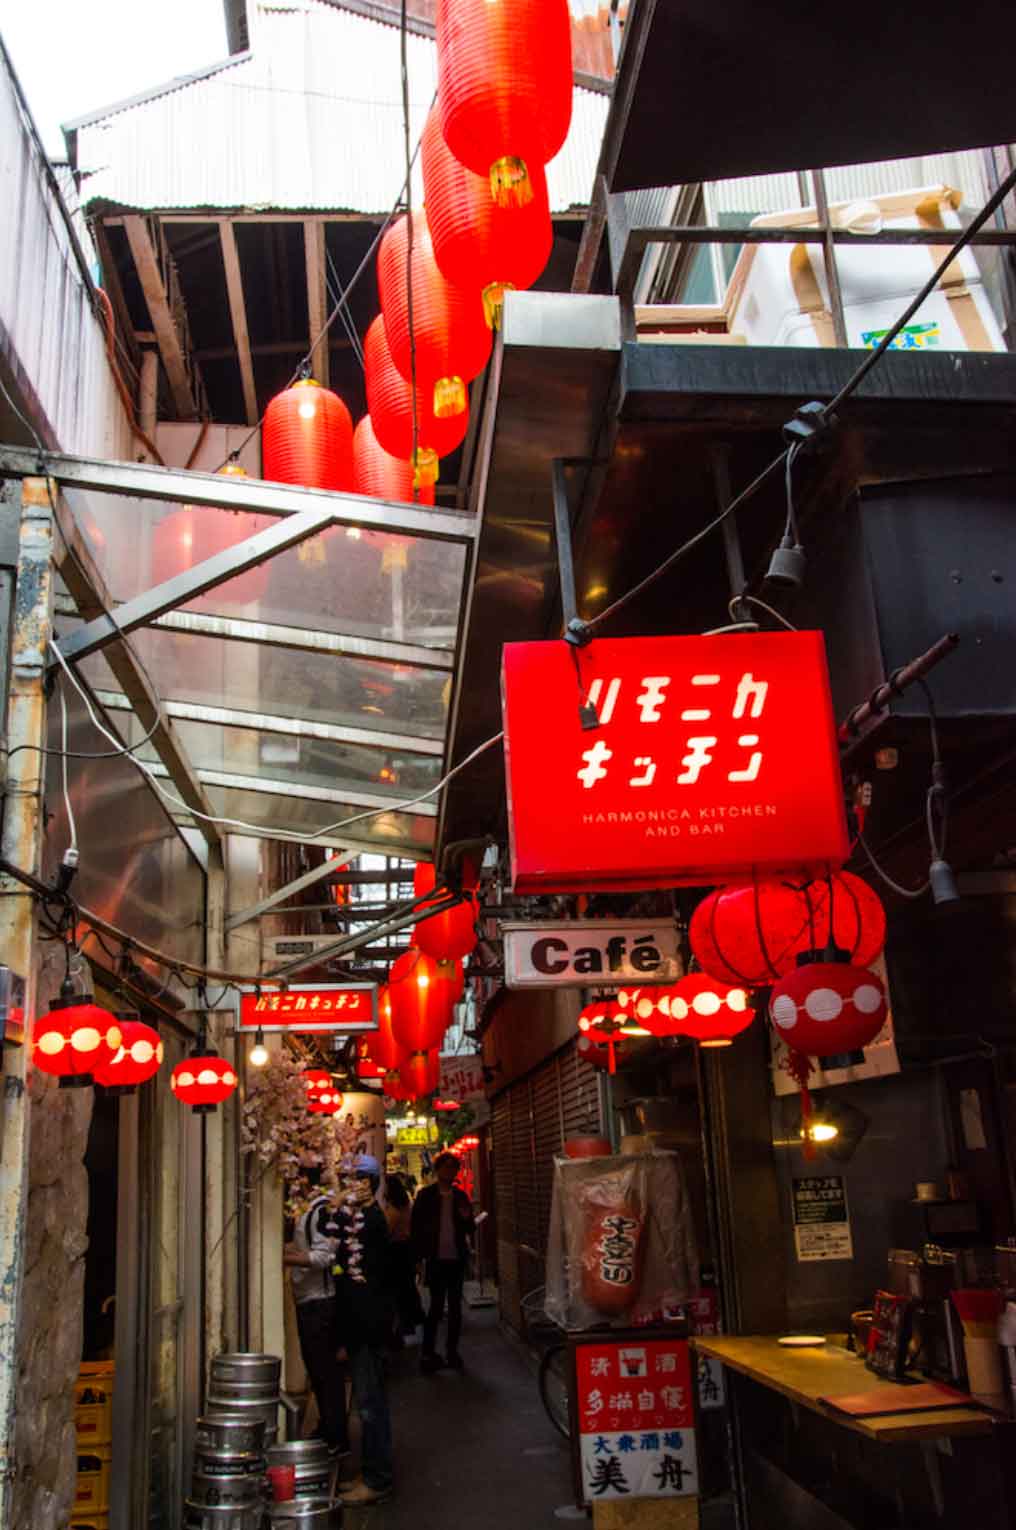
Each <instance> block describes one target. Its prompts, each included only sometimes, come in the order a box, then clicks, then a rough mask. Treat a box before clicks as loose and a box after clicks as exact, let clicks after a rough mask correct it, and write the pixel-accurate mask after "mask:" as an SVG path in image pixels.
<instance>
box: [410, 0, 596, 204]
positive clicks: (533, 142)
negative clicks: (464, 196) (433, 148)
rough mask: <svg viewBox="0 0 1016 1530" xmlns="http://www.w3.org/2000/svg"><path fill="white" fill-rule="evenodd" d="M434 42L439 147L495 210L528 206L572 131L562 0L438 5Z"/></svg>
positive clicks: (446, 0)
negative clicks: (537, 175) (537, 173)
mask: <svg viewBox="0 0 1016 1530" xmlns="http://www.w3.org/2000/svg"><path fill="white" fill-rule="evenodd" d="M435 33H436V38H437V80H438V107H439V109H440V112H441V130H442V132H443V134H444V139H445V142H446V143H447V145H448V147H449V149H450V150H451V152H452V153H453V154H454V155H455V158H456V159H458V160H461V162H462V164H464V165H468V166H469V168H470V169H471V170H473V171H475V173H476V174H477V175H482V176H485V177H486V178H487V181H488V184H489V188H490V190H489V195H490V196H491V197H492V198H493V199H494V201H495V202H497V203H499V204H500V205H502V206H505V207H511V206H520V205H522V204H524V203H526V202H528V200H529V198H530V196H531V194H532V193H531V189H530V184H529V183H530V179H531V176H532V172H533V169H534V167H535V166H537V165H545V164H547V163H548V161H550V160H552V159H553V158H554V155H555V154H556V153H557V152H558V150H559V149H560V148H561V147H562V145H563V144H564V141H565V139H566V138H567V136H568V127H569V124H570V122H571V113H572V50H571V16H570V14H569V10H568V0H497V3H496V4H494V5H491V4H478V3H477V0H438V5H437V15H436V17H435Z"/></svg>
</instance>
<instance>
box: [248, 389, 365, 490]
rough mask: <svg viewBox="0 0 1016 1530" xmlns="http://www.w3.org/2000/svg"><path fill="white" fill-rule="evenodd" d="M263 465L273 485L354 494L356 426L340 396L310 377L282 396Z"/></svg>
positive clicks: (268, 421)
mask: <svg viewBox="0 0 1016 1530" xmlns="http://www.w3.org/2000/svg"><path fill="white" fill-rule="evenodd" d="M261 464H262V473H263V475H264V477H265V478H267V479H269V481H270V482H272V483H292V484H300V485H301V486H302V487H303V488H305V489H330V490H332V491H333V492H339V493H343V492H345V493H349V492H351V491H352V488H353V422H352V419H351V418H350V415H349V410H348V409H347V408H346V406H345V404H344V403H343V402H342V400H341V398H339V395H338V394H337V393H333V392H332V391H331V389H330V388H322V387H321V386H320V384H319V383H316V382H314V380H313V379H312V378H309V377H308V378H306V379H304V380H302V381H300V382H297V383H294V384H293V386H292V387H291V388H286V389H285V390H284V392H282V393H278V394H276V396H275V398H273V399H272V401H271V403H270V404H269V405H268V408H267V410H266V411H265V422H264V426H263V427H262V431H261Z"/></svg>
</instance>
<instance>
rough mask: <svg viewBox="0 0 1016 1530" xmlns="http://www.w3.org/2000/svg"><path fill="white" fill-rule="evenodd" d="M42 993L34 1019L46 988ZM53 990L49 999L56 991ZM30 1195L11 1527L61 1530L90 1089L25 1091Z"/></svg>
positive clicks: (69, 1483) (70, 1474)
mask: <svg viewBox="0 0 1016 1530" xmlns="http://www.w3.org/2000/svg"><path fill="white" fill-rule="evenodd" d="M44 984H45V978H44V979H43V983H41V984H40V988H41V989H42V992H41V993H40V997H39V1004H40V1010H41V1008H42V1007H43V994H44V993H46V991H47V988H46V986H43V985H44ZM54 991H55V990H54ZM29 1099H30V1101H31V1122H30V1127H29V1196H28V1211H27V1219H26V1224H25V1260H24V1285H23V1287H22V1299H21V1321H20V1325H19V1330H18V1353H17V1367H18V1382H17V1388H18V1390H17V1415H16V1419H15V1437H14V1460H15V1485H14V1507H13V1516H12V1523H13V1524H15V1525H24V1526H25V1527H26V1530H27V1527H28V1526H31V1530H64V1527H65V1526H66V1525H67V1523H68V1521H69V1518H70V1512H71V1506H72V1504H73V1502H74V1479H75V1474H76V1470H77V1450H76V1442H75V1436H74V1383H75V1381H76V1379H77V1375H78V1368H79V1365H80V1363H81V1330H82V1300H83V1293H84V1280H85V1250H86V1249H87V1247H88V1238H87V1236H86V1231H85V1229H86V1226H87V1221H88V1176H87V1174H86V1172H85V1166H84V1157H85V1149H86V1147H87V1145H88V1128H89V1124H90V1122H91V1119H92V1090H91V1089H59V1088H58V1087H57V1084H56V1081H55V1080H54V1079H49V1078H47V1077H46V1076H45V1075H44V1074H41V1073H32V1074H31V1075H30V1083H29Z"/></svg>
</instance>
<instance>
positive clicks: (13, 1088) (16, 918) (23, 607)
mask: <svg viewBox="0 0 1016 1530" xmlns="http://www.w3.org/2000/svg"><path fill="white" fill-rule="evenodd" d="M52 552H53V512H52V504H51V500H50V486H49V485H48V484H47V482H46V480H45V479H43V478H26V479H25V481H24V483H23V485H22V490H21V535H20V541H19V548H18V582H17V590H16V594H15V608H14V611H15V614H14V634H13V639H12V642H11V676H10V691H9V699H8V709H7V741H8V746H9V748H10V751H11V753H10V755H9V757H8V768H7V800H6V803H5V804H4V808H5V811H4V821H3V834H2V838H0V847H2V853H3V857H4V859H5V860H6V861H9V862H11V863H12V864H13V865H15V866H18V867H19V868H21V869H22V870H24V871H28V872H30V873H31V874H32V875H33V876H34V875H38V872H39V869H40V863H41V859H42V828H43V817H42V791H43V778H44V773H45V765H44V761H45V756H44V755H42V754H40V753H38V749H39V747H40V746H41V745H42V744H43V743H44V741H45V729H46V697H45V689H44V685H45V677H46V648H47V644H48V642H49V637H50V631H51V628H52V587H53V564H52ZM35 936H36V915H35V905H34V902H33V901H32V899H31V897H30V896H28V895H26V893H25V889H24V887H23V886H22V885H21V884H20V883H19V882H17V881H15V880H14V879H13V878H11V877H6V876H4V877H0V951H2V952H3V959H4V961H5V962H6V963H7V965H8V966H9V967H10V968H11V969H12V971H13V972H14V973H16V974H17V975H18V976H19V977H21V978H23V979H24V981H25V1018H26V1020H27V1021H30V1020H31V1019H32V1017H33V1015H34V1010H35V972H34V968H35V960H34V958H35ZM4 1052H5V1057H4V1075H3V1125H2V1161H0V1530H15V1526H14V1518H13V1507H12V1497H13V1489H14V1480H15V1461H14V1425H15V1414H16V1392H17V1341H18V1322H19V1316H20V1309H21V1278H22V1261H23V1252H24V1236H25V1212H26V1207H27V1202H28V1128H29V1106H28V1097H27V1092H26V1060H27V1048H26V1047H25V1046H24V1045H22V1046H10V1047H5V1048H4Z"/></svg>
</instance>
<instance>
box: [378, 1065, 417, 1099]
mask: <svg viewBox="0 0 1016 1530" xmlns="http://www.w3.org/2000/svg"><path fill="white" fill-rule="evenodd" d="M384 1091H385V1094H386V1095H387V1096H388V1098H389V1099H390V1100H397V1101H399V1102H404V1101H406V1100H411V1099H413V1098H414V1096H413V1095H412V1093H411V1092H410V1090H409V1089H408V1088H407V1087H406V1084H405V1082H404V1081H403V1078H402V1072H401V1069H399V1068H391V1069H389V1071H388V1072H387V1073H386V1074H385V1082H384Z"/></svg>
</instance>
